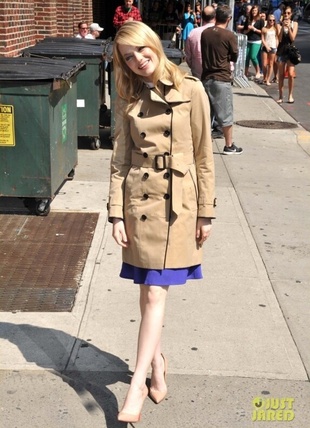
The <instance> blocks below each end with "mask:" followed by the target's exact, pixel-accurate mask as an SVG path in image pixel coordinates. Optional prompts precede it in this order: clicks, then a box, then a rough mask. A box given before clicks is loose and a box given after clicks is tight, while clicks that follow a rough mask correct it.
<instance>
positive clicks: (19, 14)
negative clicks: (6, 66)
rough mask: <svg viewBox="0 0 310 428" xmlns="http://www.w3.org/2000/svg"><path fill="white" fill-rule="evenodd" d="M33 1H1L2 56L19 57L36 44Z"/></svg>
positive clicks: (0, 34) (0, 38) (0, 30)
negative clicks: (21, 52) (22, 52)
mask: <svg viewBox="0 0 310 428" xmlns="http://www.w3.org/2000/svg"><path fill="white" fill-rule="evenodd" d="M35 35H36V30H35V22H34V3H33V0H18V1H16V0H15V1H10V0H4V1H0V55H1V56H17V55H18V54H19V52H20V51H21V50H22V49H25V48H26V47H28V46H31V45H33V44H34V42H35Z"/></svg>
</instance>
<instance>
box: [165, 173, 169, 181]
mask: <svg viewBox="0 0 310 428" xmlns="http://www.w3.org/2000/svg"><path fill="white" fill-rule="evenodd" d="M164 178H165V179H166V180H168V178H170V174H169V172H165V174H164Z"/></svg>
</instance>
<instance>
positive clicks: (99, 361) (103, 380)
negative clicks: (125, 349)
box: [0, 323, 132, 428]
mask: <svg viewBox="0 0 310 428" xmlns="http://www.w3.org/2000/svg"><path fill="white" fill-rule="evenodd" d="M0 338H3V339H5V340H8V341H9V342H11V343H13V344H14V345H15V346H16V347H17V348H18V349H19V350H20V352H21V353H22V354H23V356H24V358H25V360H26V361H27V362H29V363H35V364H36V365H37V366H38V367H42V368H44V369H47V370H50V372H51V373H53V374H55V375H56V376H59V377H60V378H61V379H62V380H63V381H64V382H66V383H67V384H68V385H69V386H70V387H71V388H73V389H74V390H75V392H76V394H77V395H78V396H79V398H80V401H81V405H83V406H84V408H85V409H86V410H87V412H88V413H89V414H92V413H93V412H95V411H96V410H97V411H98V408H96V407H97V406H96V405H94V404H91V403H90V402H89V400H87V396H89V394H91V395H92V397H93V398H94V400H95V401H96V403H97V404H98V406H99V407H100V409H101V410H102V411H103V413H104V416H105V419H106V427H107V428H118V427H124V423H121V422H118V421H117V413H118V403H117V399H116V397H115V395H114V394H113V393H112V392H111V391H110V390H109V389H108V388H107V386H108V385H112V384H114V383H117V382H123V383H128V384H129V383H130V380H131V376H130V375H131V374H132V373H131V372H129V370H128V365H127V364H126V363H125V362H124V361H122V360H121V359H120V358H118V357H116V356H114V355H112V354H110V353H107V352H104V351H102V350H100V349H99V348H97V347H96V346H94V345H92V344H91V343H90V342H89V341H85V340H81V339H78V338H77V337H75V336H71V335H69V334H67V333H64V332H63V331H60V330H55V329H49V328H43V327H36V326H32V325H29V324H12V323H0ZM66 344H67V348H66V346H65V345H66ZM68 344H69V345H70V346H68ZM77 348H78V349H79V350H80V353H81V350H82V349H83V351H84V350H85V352H87V353H88V355H90V360H91V361H94V358H96V360H95V364H96V367H100V371H90V370H91V368H90V367H89V366H88V365H87V364H86V363H84V365H83V362H82V363H81V364H79V359H78V358H79V357H78V358H77V359H76V361H72V359H71V358H72V352H71V350H72V349H77ZM68 349H70V352H69V351H68ZM82 360H83V361H88V358H87V357H85V358H82ZM60 366H63V367H60ZM58 367H59V369H58Z"/></svg>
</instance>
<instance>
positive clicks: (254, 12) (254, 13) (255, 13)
mask: <svg viewBox="0 0 310 428" xmlns="http://www.w3.org/2000/svg"><path fill="white" fill-rule="evenodd" d="M257 15H258V7H256V6H253V7H252V16H257Z"/></svg>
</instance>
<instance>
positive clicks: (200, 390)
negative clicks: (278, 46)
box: [0, 83, 310, 428]
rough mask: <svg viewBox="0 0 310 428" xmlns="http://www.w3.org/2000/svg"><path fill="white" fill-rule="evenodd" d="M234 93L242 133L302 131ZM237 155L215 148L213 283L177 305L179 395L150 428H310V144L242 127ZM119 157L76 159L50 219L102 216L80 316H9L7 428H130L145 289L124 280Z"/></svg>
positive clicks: (175, 387)
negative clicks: (261, 124) (110, 198)
mask: <svg viewBox="0 0 310 428" xmlns="http://www.w3.org/2000/svg"><path fill="white" fill-rule="evenodd" d="M234 93H235V96H234V102H235V120H236V121H239V120H244V119H255V120H257V119H261V120H281V121H289V122H293V119H292V118H291V117H290V116H288V114H287V113H286V112H285V111H284V110H283V109H282V108H281V107H280V106H278V105H277V104H276V103H275V102H274V100H273V99H272V98H270V97H268V96H267V94H266V92H265V91H264V90H263V88H261V87H259V86H258V85H256V84H254V83H252V84H251V87H250V88H242V89H240V88H234ZM234 141H235V143H236V145H238V146H241V147H243V149H244V153H243V154H242V155H240V156H223V155H222V148H223V144H224V143H223V140H219V139H218V140H215V141H214V153H215V162H216V178H217V180H216V193H217V198H218V207H217V219H216V221H214V227H213V229H212V236H211V238H210V240H209V241H208V243H207V245H206V248H205V253H204V260H203V271H204V279H203V280H202V281H192V282H189V283H188V284H187V285H186V286H182V287H173V288H171V289H170V291H169V296H168V302H167V313H166V319H165V326H164V329H163V344H164V351H165V354H166V356H167V358H168V360H169V368H168V387H169V393H168V395H167V398H166V400H165V401H164V402H163V403H161V404H160V405H155V404H154V403H153V402H152V401H150V400H149V399H147V400H146V402H145V405H144V408H143V414H142V422H141V423H140V424H139V426H141V428H143V427H149V428H153V427H154V428H155V427H156V428H171V427H176V428H185V427H190V428H192V427H197V428H224V427H229V428H243V427H244V428H249V427H269V426H272V427H282V426H283V425H284V426H287V427H294V428H307V427H309V426H310V409H309V401H310V386H309V379H308V375H309V372H310V357H309V356H310V341H309V334H308V331H309V330H310V315H309V314H310V311H309V305H310V304H309V302H310V270H309V253H310V251H309V249H310V239H309V233H310V232H309V231H310V216H309V178H310V173H309V154H310V134H309V133H308V132H306V131H304V130H303V129H302V128H300V127H298V128H296V129H289V130H285V129H284V130H283V129H282V130H270V129H253V128H245V127H241V126H237V125H236V126H235V128H234ZM110 156H111V150H110V149H106V148H102V149H100V150H99V151H90V150H87V149H86V150H79V165H78V167H77V169H76V175H75V178H74V180H73V181H69V182H67V183H66V184H65V185H64V187H63V188H62V189H61V191H60V193H59V194H58V195H57V197H56V198H55V200H54V201H53V203H52V205H51V207H52V210H53V211H70V210H73V211H83V212H88V211H96V212H99V213H100V217H99V221H98V224H97V228H96V231H95V235H94V239H93V243H92V246H91V249H90V253H89V255H88V259H87V262H86V265H85V269H84V273H83V278H82V282H81V287H80V289H79V292H78V294H77V299H76V303H75V305H74V308H73V311H72V312H71V313H15V314H12V313H3V312H2V313H0V336H1V339H0V340H1V351H0V369H1V371H0V400H1V415H0V427H1V428H2V427H3V428H21V427H23V428H39V427H40V428H41V427H42V426H45V427H46V428H56V427H57V428H58V427H59V428H62V427H63V428H82V427H83V428H84V427H85V426H87V427H91V428H99V427H100V428H101V427H102V428H103V427H107V428H114V427H121V426H126V424H121V423H118V422H117V421H116V415H117V408H118V406H120V405H121V404H122V402H123V399H124V397H125V395H126V391H127V389H128V383H129V382H130V371H132V370H133V369H134V362H135V361H134V358H135V351H136V337H137V333H138V326H139V311H138V286H135V285H133V284H131V283H130V282H128V281H125V280H122V279H120V278H119V277H118V273H119V268H120V264H121V255H120V250H119V248H118V247H117V246H116V244H115V243H114V242H113V240H112V238H111V227H110V225H109V224H107V218H106V200H107V194H108V179H109V160H110ZM307 373H308V375H307ZM268 399H269V400H268ZM277 399H279V400H281V399H282V401H281V402H278V401H277ZM253 400H256V401H253ZM260 400H261V401H260ZM270 402H272V403H273V405H274V407H277V406H278V405H279V406H280V408H279V409H278V411H277V412H276V411H271V412H270V411H269V412H268V409H267V408H268V406H269V403H270ZM281 407H282V410H281ZM283 409H284V410H283ZM293 416H294V418H293ZM257 418H258V419H264V418H265V419H268V418H269V421H266V420H265V421H262V420H259V421H257V420H256V419H257ZM270 418H271V420H270ZM272 418H277V419H275V420H272ZM283 418H284V419H285V418H286V419H288V420H287V421H283V420H282V421H281V419H283ZM128 426H129V425H128Z"/></svg>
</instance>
